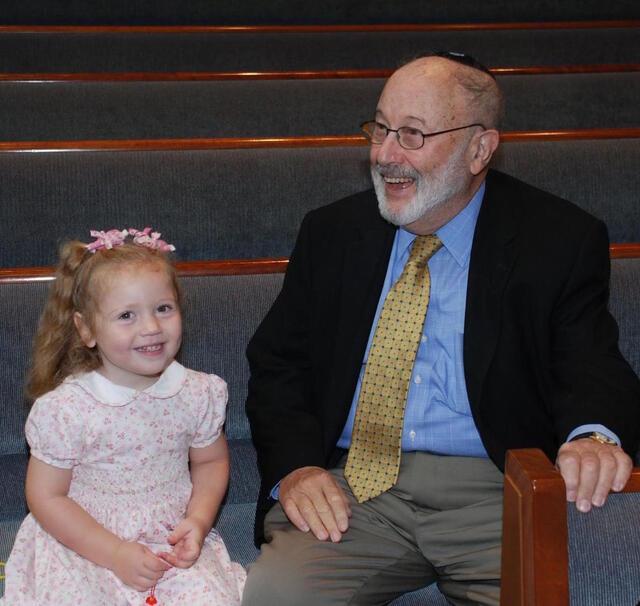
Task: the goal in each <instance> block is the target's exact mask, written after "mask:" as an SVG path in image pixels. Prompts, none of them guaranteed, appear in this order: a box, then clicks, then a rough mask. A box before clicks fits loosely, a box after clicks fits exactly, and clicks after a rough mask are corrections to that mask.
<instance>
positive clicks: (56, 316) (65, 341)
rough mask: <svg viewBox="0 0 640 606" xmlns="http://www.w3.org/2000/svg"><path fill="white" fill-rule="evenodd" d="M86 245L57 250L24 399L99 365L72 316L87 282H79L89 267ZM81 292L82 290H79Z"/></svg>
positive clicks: (33, 396)
mask: <svg viewBox="0 0 640 606" xmlns="http://www.w3.org/2000/svg"><path fill="white" fill-rule="evenodd" d="M87 257H88V254H87V249H86V245H85V244H84V243H83V242H78V241H73V242H67V243H65V244H64V245H63V246H62V248H61V250H60V260H59V262H58V266H57V267H56V273H55V280H54V282H53V285H52V286H51V290H50V291H49V297H48V299H47V302H46V305H45V308H44V311H43V313H42V316H41V317H40V323H39V325H38V331H37V333H36V337H35V341H34V348H33V361H32V365H31V369H30V372H29V377H28V380H27V396H28V397H29V398H31V399H34V400H35V399H36V398H38V397H39V396H41V395H43V394H45V393H47V392H48V391H51V390H52V389H54V388H55V387H57V386H58V385H60V383H62V381H63V380H64V379H65V378H66V377H67V376H68V375H70V374H72V373H73V372H74V371H76V370H78V369H83V370H93V369H95V368H98V366H100V357H99V354H98V351H97V349H96V348H93V349H89V348H88V347H86V346H85V345H84V343H83V342H82V340H81V339H80V335H79V334H78V331H77V330H76V327H75V324H74V320H73V316H74V313H75V312H76V311H79V312H80V313H83V312H84V311H85V310H84V309H78V306H77V305H76V303H78V301H77V300H76V301H74V299H79V298H81V297H78V294H79V293H78V292H77V291H78V286H79V285H80V284H82V282H86V281H87V280H86V279H84V280H82V279H79V278H82V277H83V276H82V275H81V274H87V273H88V272H87V271H86V270H87V269H89V268H88V267H86V266H87V265H89V264H90V263H89V261H90V260H91V259H88V258H87ZM83 290H84V289H83Z"/></svg>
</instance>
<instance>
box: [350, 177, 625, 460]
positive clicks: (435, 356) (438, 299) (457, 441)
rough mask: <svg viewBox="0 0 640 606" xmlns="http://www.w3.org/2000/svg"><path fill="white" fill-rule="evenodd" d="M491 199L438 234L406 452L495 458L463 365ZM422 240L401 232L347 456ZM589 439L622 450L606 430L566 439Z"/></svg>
mask: <svg viewBox="0 0 640 606" xmlns="http://www.w3.org/2000/svg"><path fill="white" fill-rule="evenodd" d="M484 191H485V184H484V183H483V184H482V185H481V187H480V188H479V189H478V191H477V192H476V194H475V195H474V196H473V198H472V199H471V201H470V202H469V204H468V205H467V206H466V207H465V208H464V209H463V210H462V211H461V212H460V213H458V214H457V215H456V216H455V217H454V218H453V219H451V221H449V222H448V223H447V224H446V225H444V226H443V227H441V228H440V229H439V230H438V231H437V232H436V234H437V235H438V237H439V238H440V240H441V241H442V244H443V246H442V248H440V250H439V251H438V252H437V253H436V254H435V255H433V257H431V259H430V260H429V273H430V276H431V295H430V299H429V307H428V310H427V316H426V321H425V324H424V327H423V332H422V337H421V339H420V344H419V346H418V351H417V354H416V360H415V364H414V367H413V372H412V375H411V380H410V382H409V392H408V394H407V404H406V408H405V415H404V427H403V431H402V450H404V451H411V450H422V451H428V452H433V453H436V454H442V455H457V456H472V457H487V456H488V455H487V451H486V450H485V448H484V446H483V444H482V440H481V439H480V435H479V433H478V430H477V429H476V426H475V423H474V421H473V417H472V414H471V406H470V405H469V397H468V395H467V387H466V381H465V377H464V365H463V337H464V318H465V307H466V300H467V281H468V278H469V259H470V257H471V245H472V242H473V234H474V232H475V227H476V222H477V219H478V213H479V212H480V207H481V205H482V199H483V197H484ZM415 237H416V236H415V235H414V234H411V233H409V232H408V231H406V230H404V229H402V228H400V229H398V230H397V232H396V235H395V239H394V242H393V247H392V249H391V255H390V258H389V265H388V268H387V274H386V277H385V280H384V285H383V287H382V291H381V293H380V300H379V301H378V307H377V309H376V314H375V318H374V322H373V326H372V328H371V333H370V335H369V341H368V343H367V348H366V351H365V356H364V360H363V362H362V368H361V369H360V375H359V377H358V383H357V385H356V390H355V393H354V396H353V401H352V403H351V409H350V411H349V416H348V418H347V422H346V423H345V426H344V429H343V431H342V434H341V436H340V439H339V440H338V446H339V447H341V448H349V445H350V444H351V433H352V431H353V422H354V419H355V414H356V408H357V403H358V397H359V395H360V386H361V384H362V378H363V377H364V371H365V368H366V364H367V359H368V356H369V349H370V348H371V342H372V341H373V335H374V333H375V327H376V325H377V323H378V318H379V317H380V312H381V311H382V306H383V304H384V300H385V298H386V296H387V293H388V292H389V290H390V289H391V287H392V286H393V284H395V282H396V281H397V280H398V278H399V277H400V275H401V274H402V270H403V268H404V265H405V263H406V262H407V259H408V258H409V252H410V249H411V245H412V244H413V241H414V239H415ZM589 431H599V432H601V433H604V434H605V435H608V436H609V437H611V438H613V439H614V440H616V441H617V442H618V444H619V443H620V440H619V439H618V437H617V436H616V435H615V434H614V433H613V432H611V431H609V430H608V429H607V428H606V427H603V426H602V425H582V426H580V427H577V428H576V429H575V430H574V431H572V432H571V434H570V435H569V436H568V438H567V439H568V440H570V439H571V438H573V437H574V436H576V435H578V434H581V433H585V432H589Z"/></svg>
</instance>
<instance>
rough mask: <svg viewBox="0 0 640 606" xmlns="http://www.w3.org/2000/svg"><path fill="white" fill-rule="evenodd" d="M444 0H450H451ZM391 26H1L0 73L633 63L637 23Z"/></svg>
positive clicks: (638, 57) (638, 52) (638, 58)
mask: <svg viewBox="0 0 640 606" xmlns="http://www.w3.org/2000/svg"><path fill="white" fill-rule="evenodd" d="M448 4H450V3H448ZM575 25H576V24H575V23H560V24H555V26H556V27H549V25H548V24H541V23H528V24H527V23H525V24H516V25H515V26H514V24H507V26H504V27H500V28H499V27H497V26H496V25H495V24H479V25H478V26H477V27H468V26H467V27H433V26H422V27H420V26H410V25H407V26H397V27H395V28H390V27H385V28H377V29H374V28H365V27H353V28H348V29H347V28H342V29H340V28H325V29H322V28H306V29H305V28H298V29H295V28H280V29H279V30H278V29H277V28H235V29H234V28H227V29H226V30H225V29H222V28H206V27H204V28H156V29H154V28H135V29H134V28H80V29H78V28H76V29H75V30H70V29H69V28H58V29H57V30H56V29H55V28H33V27H30V28H26V27H23V28H8V27H4V28H0V72H13V73H24V72H108V71H112V72H131V71H136V72H149V71H169V72H180V71H188V72H193V71H252V72H255V71H282V70H330V69H340V70H343V69H383V68H386V69H392V68H394V67H396V66H397V65H398V64H399V63H400V62H402V61H405V60H407V59H410V58H411V57H414V56H416V55H420V54H424V53H425V52H428V51H431V50H434V49H454V50H462V51H464V52H467V53H470V54H473V55H475V56H477V57H478V58H480V59H481V60H482V61H483V63H485V64H487V65H500V66H504V67H514V66H522V65H571V64H591V63H638V62H640V45H639V44H638V21H633V20H628V21H618V22H616V21H612V22H595V23H594V22H588V23H585V24H582V26H578V27H575Z"/></svg>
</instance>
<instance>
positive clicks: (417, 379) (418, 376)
mask: <svg viewBox="0 0 640 606" xmlns="http://www.w3.org/2000/svg"><path fill="white" fill-rule="evenodd" d="M413 382H414V383H415V384H416V385H420V383H422V377H421V376H420V375H416V378H415V379H414V380H413Z"/></svg>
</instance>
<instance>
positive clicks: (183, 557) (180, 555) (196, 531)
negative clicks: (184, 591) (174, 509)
mask: <svg viewBox="0 0 640 606" xmlns="http://www.w3.org/2000/svg"><path fill="white" fill-rule="evenodd" d="M206 536H207V529H205V526H204V524H203V523H202V522H200V521H199V520H197V519H196V518H192V517H187V518H185V519H184V520H182V522H180V523H179V524H178V525H177V526H176V528H175V530H174V531H173V532H172V533H171V534H170V535H169V538H168V541H169V544H171V545H173V550H172V551H171V553H162V554H160V555H161V556H162V558H163V559H164V560H166V561H167V562H169V564H171V565H172V566H175V567H176V568H190V567H191V566H193V565H194V564H195V563H196V560H197V559H198V558H199V557H200V551H201V549H202V544H203V543H204V539H205V537H206Z"/></svg>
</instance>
